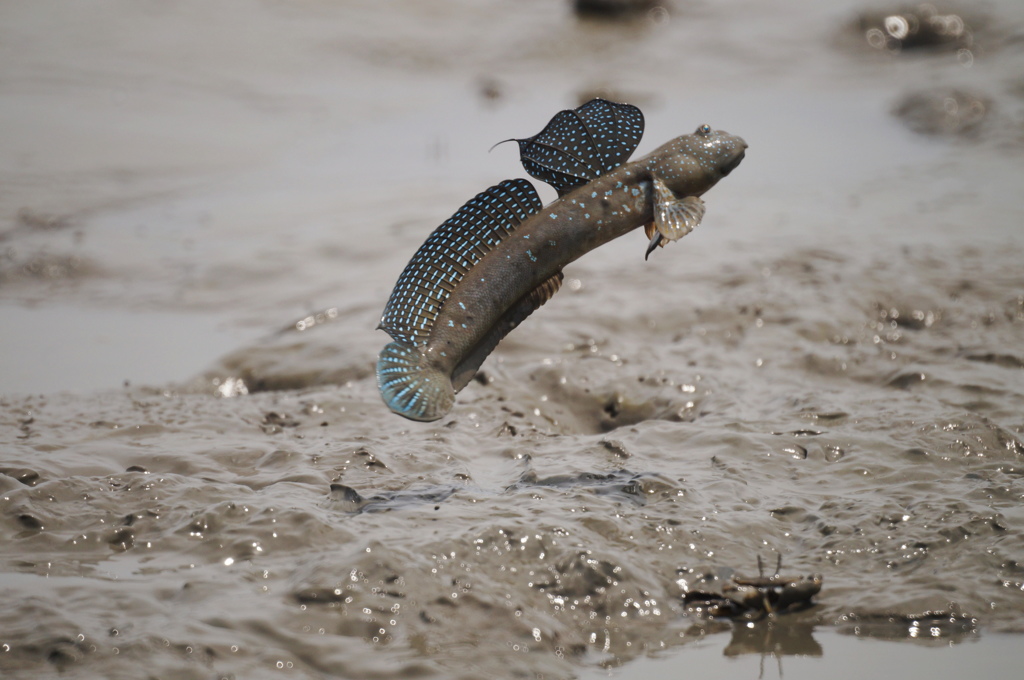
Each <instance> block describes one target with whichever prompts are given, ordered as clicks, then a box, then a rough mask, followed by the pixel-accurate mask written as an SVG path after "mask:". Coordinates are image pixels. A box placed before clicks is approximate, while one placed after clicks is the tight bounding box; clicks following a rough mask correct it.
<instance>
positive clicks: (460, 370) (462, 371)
mask: <svg viewBox="0 0 1024 680" xmlns="http://www.w3.org/2000/svg"><path fill="white" fill-rule="evenodd" d="M562 278H563V276H562V272H560V271H559V272H556V273H555V274H554V275H553V276H551V277H550V278H548V279H547V280H546V281H544V282H543V283H541V284H540V285H539V286H537V287H536V288H534V289H533V290H531V291H530V292H529V293H527V294H526V295H524V296H523V297H521V298H519V300H518V301H517V302H516V303H515V304H513V305H512V306H511V307H509V309H508V311H507V312H505V314H504V315H503V316H502V317H501V318H500V319H498V321H497V322H496V323H495V324H494V325H493V326H492V327H491V330H490V331H488V333H487V334H486V335H485V336H484V337H483V338H482V339H481V340H480V342H479V343H478V344H477V346H476V347H474V348H473V351H472V352H470V353H469V354H468V355H467V356H466V358H465V359H463V360H462V362H461V363H459V365H458V366H456V367H455V370H454V371H453V372H452V386H453V387H454V388H455V391H456V392H458V391H459V390H461V389H462V388H463V387H465V386H466V385H467V384H468V383H469V381H470V380H472V379H473V376H474V375H476V372H477V369H479V368H480V365H481V364H482V363H483V362H484V359H486V358H487V356H488V355H489V354H490V353H491V352H493V351H494V348H495V347H497V346H498V343H499V342H501V339H502V338H504V337H505V336H506V335H508V334H509V333H510V332H511V331H512V329H514V328H515V327H516V326H518V325H519V324H521V323H522V322H523V321H525V320H526V318H527V317H528V316H530V315H531V314H533V312H534V311H536V310H537V309H539V308H540V306H541V305H543V304H544V303H545V302H547V301H548V300H550V299H551V297H552V296H553V295H554V294H555V293H557V292H558V289H559V288H560V287H561V286H562Z"/></svg>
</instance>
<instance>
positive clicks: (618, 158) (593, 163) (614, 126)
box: [515, 99, 644, 196]
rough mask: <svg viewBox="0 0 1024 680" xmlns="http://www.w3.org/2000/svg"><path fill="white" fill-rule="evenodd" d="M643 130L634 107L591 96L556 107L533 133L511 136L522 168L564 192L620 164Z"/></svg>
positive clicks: (561, 194)
mask: <svg viewBox="0 0 1024 680" xmlns="http://www.w3.org/2000/svg"><path fill="white" fill-rule="evenodd" d="M643 135H644V114H643V113H641V112H640V109H638V108H637V107H635V106H632V105H631V104H617V103H615V102H610V101H606V100H604V99H591V100H590V101H589V102H587V103H586V104H584V105H582V106H580V107H579V108H576V109H566V110H565V111H559V112H558V113H557V114H555V117H554V118H552V119H551V122H549V123H548V124H547V125H546V126H545V127H544V129H543V130H541V131H540V132H539V133H538V134H536V135H534V136H533V137H529V138H527V139H517V140H515V141H516V142H518V143H519V156H520V159H521V160H522V162H523V167H524V168H525V169H526V172H528V173H530V175H531V176H532V177H536V178H537V179H539V180H541V181H544V182H547V183H548V184H550V185H551V186H553V187H554V188H555V190H556V191H558V195H559V196H564V195H565V194H567V193H569V192H570V191H572V190H573V189H575V188H577V187H580V186H583V185H584V184H586V183H587V182H589V181H591V180H593V179H596V178H598V177H600V176H601V175H603V174H605V173H608V172H611V171H612V170H614V169H615V168H617V167H619V166H620V165H622V164H623V163H625V162H626V159H628V158H629V156H630V154H632V153H633V151H635V150H636V147H637V145H638V144H639V143H640V138H641V137H643Z"/></svg>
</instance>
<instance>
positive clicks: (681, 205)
mask: <svg viewBox="0 0 1024 680" xmlns="http://www.w3.org/2000/svg"><path fill="white" fill-rule="evenodd" d="M653 187H654V222H653V223H651V224H649V225H647V227H646V228H645V229H644V231H645V233H647V235H648V236H649V237H651V243H650V245H649V246H648V247H647V254H646V255H644V259H645V260H646V259H647V256H648V255H650V254H651V252H652V251H653V250H654V249H655V248H656V247H657V246H659V245H661V246H664V245H665V242H666V241H676V240H679V239H681V238H682V237H684V236H686V235H687V234H689V233H690V232H691V231H693V230H694V229H695V228H696V227H697V225H698V224H700V221H701V219H703V217H704V201H702V200H701V199H700V198H699V197H697V196H684V197H683V198H676V195H675V194H673V193H672V190H671V189H669V188H668V187H667V186H665V183H664V182H662V181H661V180H660V179H658V178H657V177H655V178H654V181H653Z"/></svg>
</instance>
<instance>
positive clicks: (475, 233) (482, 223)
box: [380, 179, 541, 346]
mask: <svg viewBox="0 0 1024 680" xmlns="http://www.w3.org/2000/svg"><path fill="white" fill-rule="evenodd" d="M540 208H541V202H540V198H538V196H537V190H536V189H534V188H533V185H532V184H530V182H529V181H527V180H525V179H508V180H505V181H504V182H502V183H500V184H496V185H495V186H493V187H491V188H489V189H487V190H486V191H483V192H481V193H479V194H477V195H476V196H474V197H473V198H472V199H471V200H470V201H469V202H468V203H466V204H465V205H464V206H462V207H461V208H459V210H458V212H456V213H455V214H454V215H452V216H451V217H450V218H449V219H448V220H446V221H445V222H444V223H443V224H442V225H441V226H439V227H438V228H437V229H435V230H434V232H433V233H432V234H431V235H430V236H429V237H427V240H426V241H424V243H423V245H422V246H420V248H419V250H417V251H416V254H415V255H413V256H412V259H411V260H409V264H407V265H406V266H405V269H404V270H403V271H402V275H401V276H399V277H398V282H397V283H396V284H395V289H394V290H393V291H392V292H391V297H390V298H389V299H388V304H387V306H386V307H384V313H383V315H382V316H381V320H380V328H382V329H384V330H385V331H387V333H388V335H390V336H391V337H392V338H394V339H395V340H397V341H398V342H400V343H403V344H405V345H408V346H417V345H421V344H424V343H425V342H426V340H427V337H428V336H429V335H430V330H431V328H432V327H433V325H434V320H435V319H436V318H437V314H438V312H440V311H441V306H442V305H443V304H444V302H445V300H447V299H448V297H449V295H451V292H452V291H453V290H454V289H455V287H456V286H457V285H458V284H459V281H461V280H462V278H463V277H464V276H465V275H466V272H468V271H469V270H470V269H472V268H473V266H474V265H475V264H476V263H477V262H479V261H480V258H481V257H483V256H484V255H485V254H486V253H487V252H489V251H490V250H492V249H493V248H494V247H495V246H496V245H498V244H499V243H501V242H502V241H503V240H505V239H506V238H508V236H509V235H510V234H511V233H512V232H514V231H515V230H516V228H517V227H518V226H519V225H520V223H522V222H523V220H525V219H526V218H527V217H529V216H530V215H532V214H534V213H535V212H537V211H538V210H540Z"/></svg>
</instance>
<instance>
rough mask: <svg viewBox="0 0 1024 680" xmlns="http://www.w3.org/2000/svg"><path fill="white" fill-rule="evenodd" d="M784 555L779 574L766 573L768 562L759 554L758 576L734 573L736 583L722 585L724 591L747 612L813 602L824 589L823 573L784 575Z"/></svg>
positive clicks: (780, 558) (777, 570)
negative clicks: (766, 574) (742, 575)
mask: <svg viewBox="0 0 1024 680" xmlns="http://www.w3.org/2000/svg"><path fill="white" fill-rule="evenodd" d="M781 569H782V555H779V560H778V562H777V563H776V565H775V573H774V574H772V575H771V576H765V575H764V563H763V562H762V561H761V556H760V555H758V557H757V578H743V577H740V576H734V577H733V579H732V583H728V584H726V585H724V586H723V587H722V594H723V595H724V596H725V597H726V598H727V599H728V600H729V601H730V602H732V603H734V604H736V605H739V606H740V607H742V608H743V609H745V610H747V611H761V612H764V613H765V614H774V613H776V612H782V611H786V610H788V609H803V608H804V607H808V606H810V604H811V598H812V597H814V596H815V595H817V594H818V593H819V592H821V581H822V578H821V576H820V575H817V574H814V575H811V576H798V577H796V578H790V577H787V576H780V575H779V571H780V570H781Z"/></svg>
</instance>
